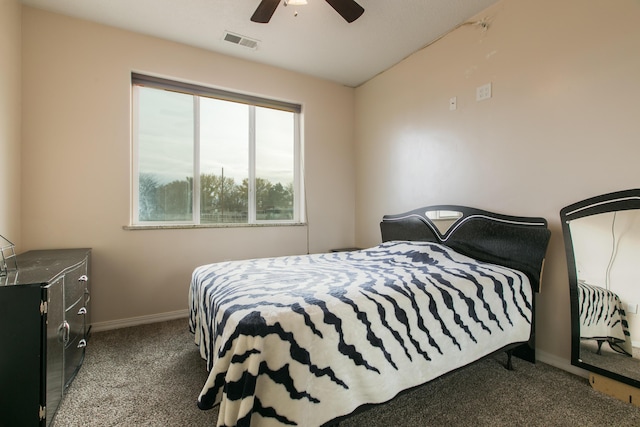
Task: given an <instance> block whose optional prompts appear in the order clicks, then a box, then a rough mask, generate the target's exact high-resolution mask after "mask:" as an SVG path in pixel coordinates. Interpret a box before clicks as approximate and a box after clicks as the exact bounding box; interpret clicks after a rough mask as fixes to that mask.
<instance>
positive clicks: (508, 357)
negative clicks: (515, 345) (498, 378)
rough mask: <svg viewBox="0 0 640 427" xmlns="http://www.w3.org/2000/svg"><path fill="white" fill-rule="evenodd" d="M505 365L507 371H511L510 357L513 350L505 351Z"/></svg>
mask: <svg viewBox="0 0 640 427" xmlns="http://www.w3.org/2000/svg"><path fill="white" fill-rule="evenodd" d="M506 353H507V364H506V365H505V367H506V368H507V370H508V371H513V362H511V357H512V356H513V350H507V351H506Z"/></svg>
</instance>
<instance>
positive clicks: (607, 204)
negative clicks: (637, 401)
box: [560, 188, 640, 388]
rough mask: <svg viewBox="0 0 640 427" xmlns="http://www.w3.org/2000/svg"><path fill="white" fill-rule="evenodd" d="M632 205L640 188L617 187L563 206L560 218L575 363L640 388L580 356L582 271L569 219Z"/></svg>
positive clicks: (639, 202)
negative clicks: (620, 188) (577, 258)
mask: <svg viewBox="0 0 640 427" xmlns="http://www.w3.org/2000/svg"><path fill="white" fill-rule="evenodd" d="M631 209H639V210H640V189H637V188H636V189H631V190H623V191H616V192H613V193H608V194H603V195H600V196H595V197H591V198H589V199H586V200H582V201H580V202H576V203H573V204H571V205H569V206H566V207H564V208H562V210H560V222H561V224H562V234H563V237H564V247H565V252H566V256H567V269H568V273H569V292H570V294H569V295H570V301H571V364H572V365H574V366H577V367H579V368H582V369H586V370H588V371H591V372H593V373H596V374H599V375H602V376H604V377H608V378H611V379H614V380H616V381H620V382H622V383H625V384H629V385H632V386H634V387H638V388H640V381H639V380H636V379H633V378H629V377H626V376H624V375H621V374H618V373H616V372H612V371H609V370H607V369H603V368H600V367H598V366H594V365H591V364H588V363H585V362H583V361H582V360H580V320H579V316H580V315H579V312H578V272H577V268H576V259H575V253H574V251H573V240H572V239H571V230H570V228H569V222H570V221H572V220H575V219H579V218H583V217H586V216H591V215H597V214H602V213H607V212H613V211H624V210H631Z"/></svg>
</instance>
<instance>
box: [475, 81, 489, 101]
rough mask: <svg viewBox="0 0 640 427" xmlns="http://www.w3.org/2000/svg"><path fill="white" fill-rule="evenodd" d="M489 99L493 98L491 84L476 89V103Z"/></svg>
mask: <svg viewBox="0 0 640 427" xmlns="http://www.w3.org/2000/svg"><path fill="white" fill-rule="evenodd" d="M489 98H491V83H487V84H486V85H482V86H478V87H477V88H476V101H484V100H485V99H489Z"/></svg>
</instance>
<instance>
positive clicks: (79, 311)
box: [78, 307, 87, 316]
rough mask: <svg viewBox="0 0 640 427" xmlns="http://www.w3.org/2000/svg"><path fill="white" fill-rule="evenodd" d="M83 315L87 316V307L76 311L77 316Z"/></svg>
mask: <svg viewBox="0 0 640 427" xmlns="http://www.w3.org/2000/svg"><path fill="white" fill-rule="evenodd" d="M83 314H87V307H82V308H81V309H80V310H78V316H81V315H83Z"/></svg>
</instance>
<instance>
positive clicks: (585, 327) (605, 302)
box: [578, 280, 633, 356]
mask: <svg viewBox="0 0 640 427" xmlns="http://www.w3.org/2000/svg"><path fill="white" fill-rule="evenodd" d="M578 309H579V312H580V339H583V340H596V341H597V342H598V350H597V354H601V350H602V344H604V343H605V342H607V343H608V344H609V347H611V349H612V350H614V351H616V352H618V353H622V354H624V355H626V356H632V353H633V349H632V345H631V334H630V333H629V324H628V322H627V316H626V312H625V310H624V307H623V306H622V301H621V300H620V298H619V297H618V295H617V294H616V293H615V292H612V291H610V290H607V289H605V288H602V287H600V286H596V285H591V284H588V283H586V282H584V281H582V280H580V281H578Z"/></svg>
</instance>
